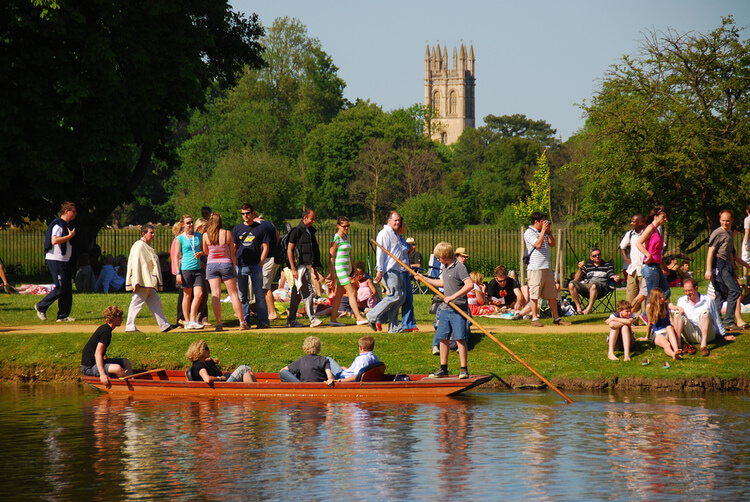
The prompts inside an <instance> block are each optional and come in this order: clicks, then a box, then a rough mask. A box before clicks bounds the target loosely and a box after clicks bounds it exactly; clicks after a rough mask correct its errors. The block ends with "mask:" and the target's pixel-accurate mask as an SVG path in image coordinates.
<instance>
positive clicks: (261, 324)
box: [258, 322, 271, 329]
mask: <svg viewBox="0 0 750 502" xmlns="http://www.w3.org/2000/svg"><path fill="white" fill-rule="evenodd" d="M270 327H271V325H270V324H266V323H264V322H262V323H259V324H258V329H269V328H270Z"/></svg>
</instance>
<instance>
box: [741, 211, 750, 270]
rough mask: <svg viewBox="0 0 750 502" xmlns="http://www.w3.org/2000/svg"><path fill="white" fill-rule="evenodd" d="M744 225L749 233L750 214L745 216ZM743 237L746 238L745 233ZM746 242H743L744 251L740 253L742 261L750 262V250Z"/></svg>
mask: <svg viewBox="0 0 750 502" xmlns="http://www.w3.org/2000/svg"><path fill="white" fill-rule="evenodd" d="M744 227H745V233H747V232H748V230H749V229H750V216H748V217H747V218H745V225H744ZM742 238H743V240H744V238H745V237H744V235H743V236H742ZM745 244H746V243H745V242H743V243H742V253H740V254H741V255H742V261H745V262H750V251H748V250H747V249H745ZM748 244H750V241H748Z"/></svg>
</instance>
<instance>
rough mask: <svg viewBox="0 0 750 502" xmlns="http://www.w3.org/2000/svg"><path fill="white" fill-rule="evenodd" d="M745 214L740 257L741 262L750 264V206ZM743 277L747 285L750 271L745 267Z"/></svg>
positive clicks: (749, 205)
mask: <svg viewBox="0 0 750 502" xmlns="http://www.w3.org/2000/svg"><path fill="white" fill-rule="evenodd" d="M745 213H746V214H747V216H746V217H745V221H744V225H742V226H743V227H744V229H745V233H744V234H743V236H742V246H741V251H742V252H741V253H740V254H741V255H742V261H745V262H747V263H750V204H748V205H747V207H746V208H745ZM742 271H743V272H744V274H743V275H744V276H745V282H746V283H747V281H748V280H750V279H748V274H750V269H748V268H747V267H743V270H742Z"/></svg>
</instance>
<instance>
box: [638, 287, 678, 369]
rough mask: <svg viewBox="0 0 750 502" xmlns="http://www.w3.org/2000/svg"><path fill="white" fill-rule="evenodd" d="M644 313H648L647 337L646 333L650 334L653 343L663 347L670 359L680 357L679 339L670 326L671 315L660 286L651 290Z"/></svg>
mask: <svg viewBox="0 0 750 502" xmlns="http://www.w3.org/2000/svg"><path fill="white" fill-rule="evenodd" d="M646 313H647V315H648V326H647V328H646V333H647V337H648V334H652V336H653V339H652V340H653V342H654V345H658V346H659V347H661V348H662V349H664V353H665V354H667V355H668V356H669V357H671V358H672V359H682V348H681V346H680V345H681V341H680V338H679V337H678V336H677V333H676V332H675V330H674V327H672V316H671V313H670V311H669V310H668V309H667V305H666V301H665V299H664V291H662V290H661V288H653V289H652V290H651V293H650V294H649V297H648V306H647V307H646Z"/></svg>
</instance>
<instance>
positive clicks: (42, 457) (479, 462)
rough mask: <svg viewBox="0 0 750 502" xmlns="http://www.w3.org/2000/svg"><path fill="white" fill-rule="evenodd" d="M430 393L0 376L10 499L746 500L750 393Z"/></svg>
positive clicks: (0, 428) (0, 435)
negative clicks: (185, 386) (169, 387)
mask: <svg viewBox="0 0 750 502" xmlns="http://www.w3.org/2000/svg"><path fill="white" fill-rule="evenodd" d="M570 396H571V397H572V398H573V399H574V400H575V401H576V403H575V404H572V405H568V404H565V403H564V402H563V401H562V399H561V398H560V397H559V396H557V395H556V394H554V393H552V392H539V393H536V392H518V391H514V392H506V391H496V392H488V391H479V392H471V393H469V395H467V396H465V397H461V398H455V399H444V400H440V401H431V402H425V403H419V402H417V403H410V402H374V403H362V402H352V401H296V400H287V401H282V400H257V399H255V400H254V399H246V400H238V399H211V398H203V399H201V398H192V399H185V398H148V399H139V398H132V397H110V396H107V395H103V394H99V393H97V392H96V391H93V390H91V389H88V388H84V387H82V386H74V385H37V386H3V387H0V399H2V406H1V407H0V446H2V452H3V457H4V462H3V464H4V465H5V469H3V476H0V493H2V495H1V497H2V498H3V499H4V500H24V501H25V500H65V501H67V500H71V501H78V500H101V501H108V502H109V501H115V500H149V501H150V500H185V501H187V500H190V501H192V500H279V501H287V500H293V501H296V500H325V501H328V500H429V501H436V502H437V501H442V500H446V501H453V500H541V501H546V500H549V501H558V500H570V501H581V500H647V501H654V500H669V501H682V500H717V501H735V500H750V396H748V395H746V394H711V395H707V394H684V395H682V394H680V395H677V394H655V393H626V394H623V393H615V394H590V393H589V394H585V393H583V394H570Z"/></svg>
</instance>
